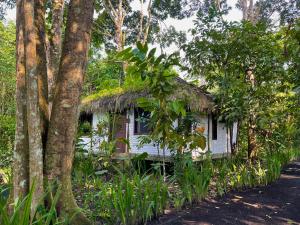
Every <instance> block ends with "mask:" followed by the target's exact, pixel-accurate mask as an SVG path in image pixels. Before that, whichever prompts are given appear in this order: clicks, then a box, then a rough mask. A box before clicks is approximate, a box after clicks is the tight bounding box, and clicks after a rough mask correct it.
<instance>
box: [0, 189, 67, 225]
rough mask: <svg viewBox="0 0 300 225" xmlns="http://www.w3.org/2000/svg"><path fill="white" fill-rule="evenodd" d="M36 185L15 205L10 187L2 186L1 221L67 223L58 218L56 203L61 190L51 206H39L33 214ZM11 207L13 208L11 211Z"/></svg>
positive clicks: (7, 224) (6, 223) (12, 223)
mask: <svg viewBox="0 0 300 225" xmlns="http://www.w3.org/2000/svg"><path fill="white" fill-rule="evenodd" d="M33 190H34V185H33V186H32V188H31V189H30V191H29V193H28V194H27V195H26V196H25V197H24V198H23V199H18V200H17V201H16V202H14V204H13V205H10V202H9V198H8V196H7V193H8V192H9V189H7V188H3V189H2V188H1V192H0V215H1V217H0V222H1V224H3V225H34V224H35V225H50V224H55V225H56V224H67V223H66V221H63V220H61V219H59V218H58V215H57V213H56V209H55V205H56V204H57V201H58V198H59V191H58V192H57V194H56V195H55V196H54V198H53V199H52V204H51V206H49V208H47V209H46V208H44V206H42V205H40V206H38V208H37V210H36V212H35V213H34V216H33V217H32V216H31V204H32V194H33ZM9 208H10V209H11V210H12V211H11V213H10V211H9Z"/></svg>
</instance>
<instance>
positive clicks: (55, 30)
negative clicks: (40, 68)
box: [48, 0, 64, 111]
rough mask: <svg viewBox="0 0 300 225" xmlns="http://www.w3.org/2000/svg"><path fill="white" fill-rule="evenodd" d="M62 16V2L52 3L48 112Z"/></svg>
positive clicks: (57, 55)
mask: <svg viewBox="0 0 300 225" xmlns="http://www.w3.org/2000/svg"><path fill="white" fill-rule="evenodd" d="M63 15H64V0H53V1H52V27H51V34H50V39H49V41H50V43H49V58H48V60H49V70H48V80H49V99H50V111H51V106H52V101H53V98H54V91H55V83H56V81H57V76H58V69H59V63H60V56H61V45H62V25H63Z"/></svg>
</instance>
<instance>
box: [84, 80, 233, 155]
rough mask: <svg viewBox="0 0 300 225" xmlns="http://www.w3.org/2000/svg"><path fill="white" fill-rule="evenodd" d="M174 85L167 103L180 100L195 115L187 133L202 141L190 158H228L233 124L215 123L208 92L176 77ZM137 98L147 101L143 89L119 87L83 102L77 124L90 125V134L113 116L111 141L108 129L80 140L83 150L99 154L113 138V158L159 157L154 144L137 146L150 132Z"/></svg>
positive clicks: (213, 107) (169, 152)
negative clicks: (196, 133) (198, 133)
mask: <svg viewBox="0 0 300 225" xmlns="http://www.w3.org/2000/svg"><path fill="white" fill-rule="evenodd" d="M175 83H176V86H177V88H176V91H175V93H174V95H173V96H172V98H171V99H170V101H172V100H174V99H180V100H184V101H185V102H186V103H187V106H186V107H187V111H189V112H193V114H194V115H196V116H195V121H194V122H193V124H191V125H190V132H194V130H195V129H199V128H200V129H201V130H202V131H203V135H204V136H205V137H206V148H205V149H199V150H193V152H192V157H193V158H195V159H197V157H199V156H200V155H201V154H203V153H204V152H206V151H210V152H211V153H212V156H213V157H222V156H225V155H228V154H230V153H231V149H232V148H234V146H235V143H236V137H237V124H234V125H233V127H231V128H228V127H226V125H225V123H224V122H221V121H218V120H217V115H216V111H217V110H216V106H215V103H214V101H213V97H212V95H211V94H209V93H208V92H206V91H204V90H203V89H201V88H199V87H197V86H196V85H193V84H190V83H188V82H186V81H185V80H183V79H181V78H179V77H177V78H176V79H175ZM141 97H144V98H145V97H146V98H148V97H149V98H151V95H150V93H149V90H147V87H140V88H132V89H131V88H127V89H125V88H120V87H119V88H116V89H113V90H111V91H109V92H102V93H99V94H95V95H93V96H88V97H87V98H85V99H83V100H82V104H81V114H80V120H81V122H88V123H90V125H91V127H92V129H93V130H96V129H97V127H98V124H99V123H101V122H103V121H108V117H109V116H110V115H112V114H114V115H117V123H115V125H114V130H115V134H114V135H113V137H112V136H111V135H109V133H111V132H112V130H113V129H112V125H110V127H109V128H108V131H109V132H108V134H107V135H104V136H103V135H97V134H94V135H92V136H91V135H88V136H83V137H82V141H83V142H84V143H85V145H86V146H87V147H86V149H88V150H91V151H93V152H94V153H101V148H100V146H101V142H103V141H105V140H106V141H107V140H108V139H109V138H115V139H117V140H120V141H117V143H116V149H115V152H114V156H115V157H116V158H118V157H120V158H123V157H124V156H125V157H126V156H132V155H136V154H141V153H144V152H146V153H148V156H149V159H151V160H152V159H153V160H154V159H158V160H159V159H160V158H161V157H162V156H163V150H162V149H160V148H159V146H158V145H157V144H156V143H147V144H144V145H140V140H141V137H142V136H145V135H147V134H149V132H150V130H149V129H148V126H147V122H148V121H147V119H145V118H147V117H149V112H145V111H144V110H143V109H142V108H139V107H138V104H137V100H138V99H139V98H141ZM179 122H180V118H178V120H176V121H174V126H175V127H176V126H178V123H179ZM116 124H117V125H116ZM171 154H172V150H171V149H167V150H166V151H165V156H166V157H170V156H171Z"/></svg>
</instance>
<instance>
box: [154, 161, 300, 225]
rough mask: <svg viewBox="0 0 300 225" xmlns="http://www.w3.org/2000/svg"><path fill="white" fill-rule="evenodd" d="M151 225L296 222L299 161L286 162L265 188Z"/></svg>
mask: <svg viewBox="0 0 300 225" xmlns="http://www.w3.org/2000/svg"><path fill="white" fill-rule="evenodd" d="M152 224H153V225H154V224H169V225H171V224H172V225H177V224H189V225H190V224H215V225H219V224H220V225H223V224H273V225H277V224H300V162H294V163H291V164H290V165H288V166H287V167H286V168H285V169H284V170H283V172H282V175H281V177H280V179H279V180H278V181H276V182H275V183H273V184H270V185H268V186H266V187H260V188H253V189H248V190H245V191H239V192H237V191H235V192H230V193H228V194H226V195H225V196H223V197H221V198H217V199H213V200H206V201H203V202H202V203H201V204H199V205H198V206H194V207H192V208H191V209H186V210H184V211H180V212H172V211H171V212H170V213H169V214H167V215H164V216H162V217H160V218H159V220H157V221H153V223H152Z"/></svg>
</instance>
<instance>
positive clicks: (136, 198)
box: [85, 171, 168, 224]
mask: <svg viewBox="0 0 300 225" xmlns="http://www.w3.org/2000/svg"><path fill="white" fill-rule="evenodd" d="M92 186H93V188H94V189H93V193H91V192H89V193H87V194H88V196H85V206H86V207H88V204H89V203H90V202H93V206H92V208H93V212H92V213H91V214H92V215H91V216H92V217H94V219H95V220H102V221H105V223H109V224H141V223H146V222H147V221H149V220H150V219H152V218H154V217H157V216H158V215H160V214H162V213H163V210H164V209H165V208H166V207H167V205H168V188H167V184H166V183H165V182H164V181H163V178H162V176H154V175H139V174H138V173H134V174H133V175H131V176H129V175H126V174H124V173H122V172H120V171H118V174H117V175H115V176H114V179H113V180H112V181H110V182H103V181H102V180H101V179H99V178H98V179H95V180H94V182H93V185H92Z"/></svg>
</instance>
